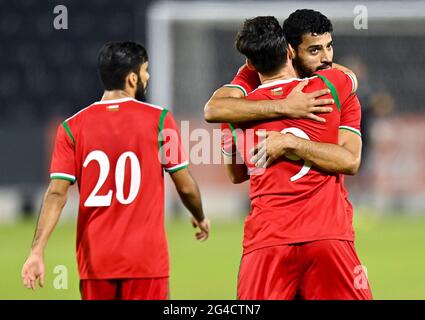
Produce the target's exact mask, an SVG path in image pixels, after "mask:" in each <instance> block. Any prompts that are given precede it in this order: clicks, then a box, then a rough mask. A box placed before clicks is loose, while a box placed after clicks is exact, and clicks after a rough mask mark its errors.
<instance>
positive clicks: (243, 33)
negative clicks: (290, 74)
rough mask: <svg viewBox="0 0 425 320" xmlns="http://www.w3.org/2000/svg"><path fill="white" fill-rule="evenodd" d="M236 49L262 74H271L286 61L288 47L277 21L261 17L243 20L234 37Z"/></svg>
mask: <svg viewBox="0 0 425 320" xmlns="http://www.w3.org/2000/svg"><path fill="white" fill-rule="evenodd" d="M236 49H237V50H238V51H239V52H240V53H242V54H243V55H244V56H245V57H247V58H248V59H249V60H250V61H251V63H252V64H253V65H254V67H255V69H256V70H257V71H258V72H259V73H262V74H266V75H267V74H271V73H273V72H275V71H277V70H278V69H279V68H280V67H282V66H283V65H284V64H285V63H286V60H287V52H288V45H287V43H286V40H285V37H284V36H283V30H282V28H281V26H280V25H279V21H278V20H277V19H276V18H275V17H271V16H262V17H256V18H253V19H248V20H245V23H244V25H243V27H242V30H240V31H239V32H238V34H237V36H236Z"/></svg>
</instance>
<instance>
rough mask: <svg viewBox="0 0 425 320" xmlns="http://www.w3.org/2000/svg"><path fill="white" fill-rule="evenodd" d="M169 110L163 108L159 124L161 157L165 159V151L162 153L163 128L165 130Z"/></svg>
mask: <svg viewBox="0 0 425 320" xmlns="http://www.w3.org/2000/svg"><path fill="white" fill-rule="evenodd" d="M167 113H168V110H167V109H162V111H161V115H160V116H159V124H158V151H159V152H161V159H163V156H164V155H163V153H162V142H163V136H162V130H164V121H165V117H166V116H167Z"/></svg>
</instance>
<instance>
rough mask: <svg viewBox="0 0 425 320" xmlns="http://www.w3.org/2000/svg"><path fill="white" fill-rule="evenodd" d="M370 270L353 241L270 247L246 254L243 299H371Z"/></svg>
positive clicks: (241, 284) (240, 282) (240, 288)
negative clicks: (368, 275)
mask: <svg viewBox="0 0 425 320" xmlns="http://www.w3.org/2000/svg"><path fill="white" fill-rule="evenodd" d="M366 272H367V270H365V268H364V267H363V266H362V265H361V263H360V260H359V258H358V257H357V254H356V251H355V249H354V244H353V242H351V241H342V240H320V241H312V242H305V243H299V244H290V245H282V246H274V247H267V248H263V249H258V250H255V251H252V252H250V253H248V254H246V255H244V256H243V257H242V261H241V266H240V270H239V279H238V299H241V300H287V299H306V300H311V299H322V300H371V299H372V293H371V291H370V287H369V282H368V280H367V275H366Z"/></svg>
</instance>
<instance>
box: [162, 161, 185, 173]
mask: <svg viewBox="0 0 425 320" xmlns="http://www.w3.org/2000/svg"><path fill="white" fill-rule="evenodd" d="M187 167H189V163H188V162H184V163H182V164H180V165H177V166H176V167H174V168H173V169H169V170H167V169H165V171H167V172H168V173H174V172H177V171H179V170H181V169H184V168H187Z"/></svg>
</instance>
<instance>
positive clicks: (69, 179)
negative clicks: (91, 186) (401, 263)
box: [50, 175, 77, 184]
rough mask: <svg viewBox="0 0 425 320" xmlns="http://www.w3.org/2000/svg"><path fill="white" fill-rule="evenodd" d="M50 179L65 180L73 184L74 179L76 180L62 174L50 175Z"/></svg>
mask: <svg viewBox="0 0 425 320" xmlns="http://www.w3.org/2000/svg"><path fill="white" fill-rule="evenodd" d="M50 179H51V180H66V181H69V182H71V183H72V184H74V183H75V181H77V179H75V178H74V179H73V178H71V177H65V176H62V175H52V176H51V177H50Z"/></svg>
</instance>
